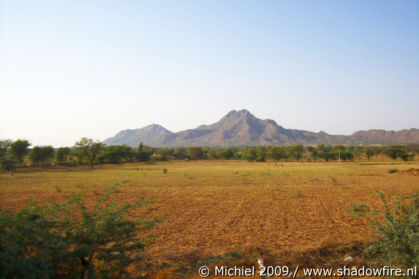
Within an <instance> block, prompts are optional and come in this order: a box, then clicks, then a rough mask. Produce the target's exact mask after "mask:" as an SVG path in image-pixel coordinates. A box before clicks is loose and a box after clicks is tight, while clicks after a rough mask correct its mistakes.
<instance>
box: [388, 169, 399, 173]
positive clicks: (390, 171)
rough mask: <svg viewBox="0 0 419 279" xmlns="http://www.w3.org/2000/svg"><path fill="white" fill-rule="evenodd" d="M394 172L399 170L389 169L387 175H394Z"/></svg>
mask: <svg viewBox="0 0 419 279" xmlns="http://www.w3.org/2000/svg"><path fill="white" fill-rule="evenodd" d="M396 172H399V170H398V169H389V170H388V173H396Z"/></svg>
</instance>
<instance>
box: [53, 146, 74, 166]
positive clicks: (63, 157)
mask: <svg viewBox="0 0 419 279" xmlns="http://www.w3.org/2000/svg"><path fill="white" fill-rule="evenodd" d="M70 154H71V149H70V148H69V147H60V148H58V149H57V152H56V153H55V161H56V162H57V163H58V164H59V165H63V164H64V163H66V162H68V158H69V156H70Z"/></svg>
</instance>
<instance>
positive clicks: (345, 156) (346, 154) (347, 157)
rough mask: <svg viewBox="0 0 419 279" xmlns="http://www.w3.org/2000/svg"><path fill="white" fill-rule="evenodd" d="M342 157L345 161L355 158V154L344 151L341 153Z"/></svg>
mask: <svg viewBox="0 0 419 279" xmlns="http://www.w3.org/2000/svg"><path fill="white" fill-rule="evenodd" d="M340 157H341V159H342V160H343V161H346V160H349V161H351V160H353V159H354V154H353V153H352V152H350V151H343V152H341V153H340Z"/></svg>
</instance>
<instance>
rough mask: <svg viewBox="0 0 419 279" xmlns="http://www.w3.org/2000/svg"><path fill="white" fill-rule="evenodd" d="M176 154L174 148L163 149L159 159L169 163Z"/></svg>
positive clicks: (160, 151)
mask: <svg viewBox="0 0 419 279" xmlns="http://www.w3.org/2000/svg"><path fill="white" fill-rule="evenodd" d="M174 153H175V150H174V149H173V148H163V149H160V150H159V159H160V160H161V161H167V160H169V159H170V158H171V157H173V154H174Z"/></svg>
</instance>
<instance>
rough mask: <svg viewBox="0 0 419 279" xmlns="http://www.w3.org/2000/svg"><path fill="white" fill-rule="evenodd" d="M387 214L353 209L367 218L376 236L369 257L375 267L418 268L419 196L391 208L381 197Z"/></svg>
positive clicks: (361, 206)
mask: <svg viewBox="0 0 419 279" xmlns="http://www.w3.org/2000/svg"><path fill="white" fill-rule="evenodd" d="M378 194H379V196H380V198H381V201H382V203H383V205H384V210H382V211H377V210H372V209H370V207H369V206H367V205H364V204H357V205H354V206H352V207H351V211H352V213H356V214H357V215H358V216H361V217H363V218H367V219H368V220H369V221H370V223H371V225H372V227H373V229H374V232H375V235H376V241H375V242H374V243H373V244H371V245H370V246H369V247H368V248H367V250H366V253H367V255H368V257H369V258H370V259H371V260H372V261H373V263H376V264H380V265H388V266H400V267H403V268H413V267H414V266H417V265H419V194H418V193H413V194H410V195H407V196H404V197H401V198H397V199H395V201H394V202H393V203H392V204H391V206H390V205H389V204H388V200H387V198H386V197H385V196H384V194H383V193H382V192H379V193H378Z"/></svg>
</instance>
